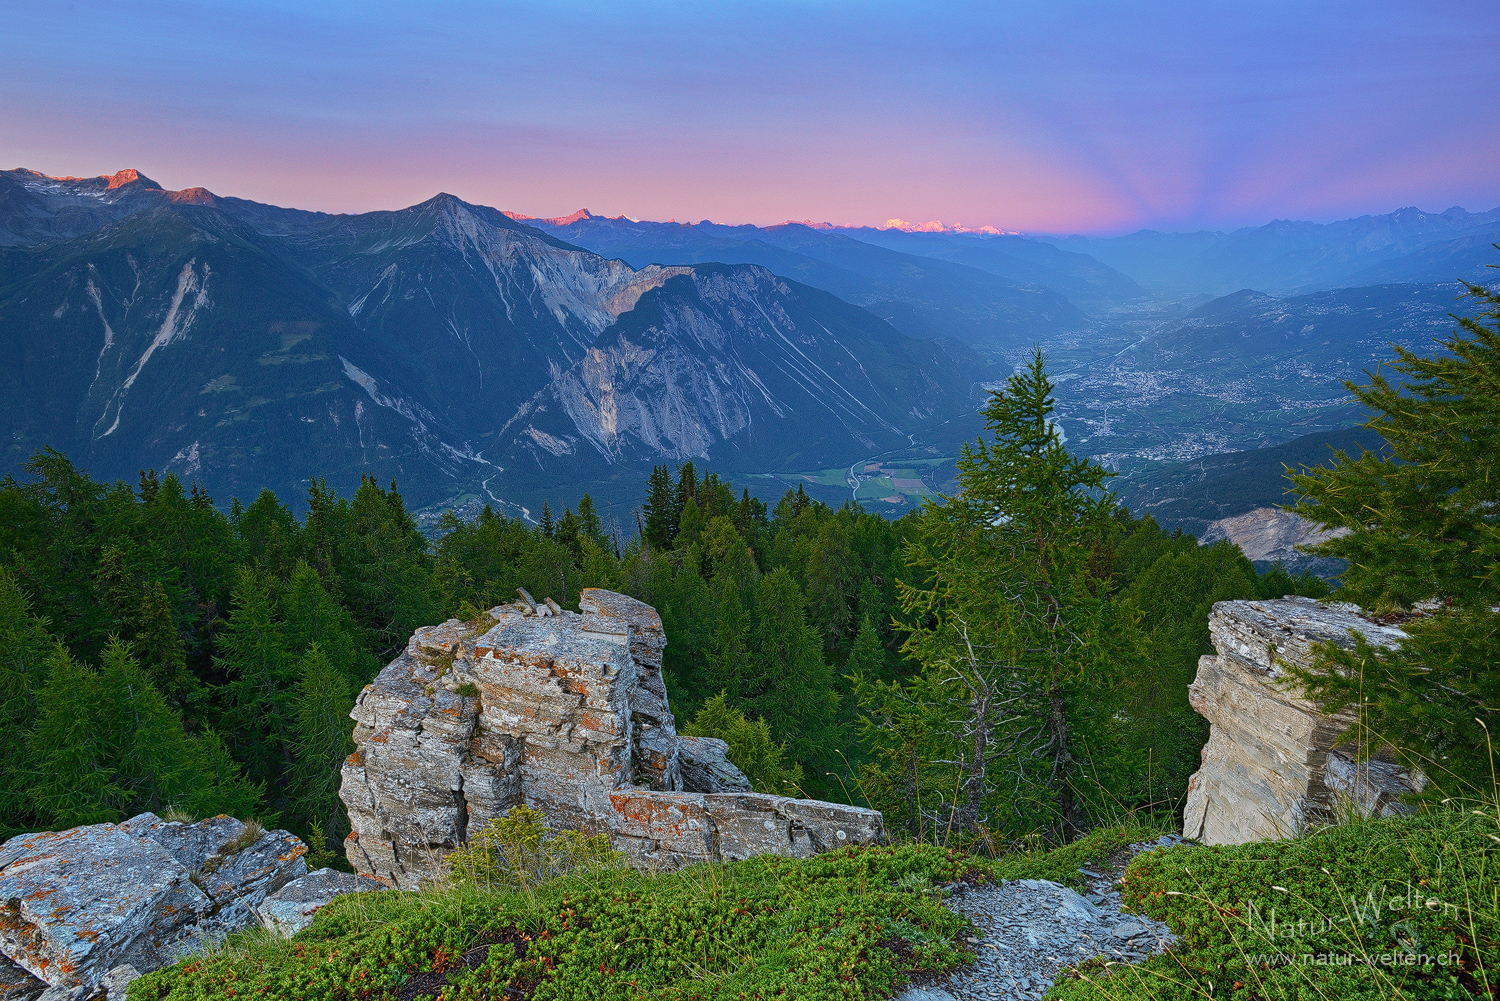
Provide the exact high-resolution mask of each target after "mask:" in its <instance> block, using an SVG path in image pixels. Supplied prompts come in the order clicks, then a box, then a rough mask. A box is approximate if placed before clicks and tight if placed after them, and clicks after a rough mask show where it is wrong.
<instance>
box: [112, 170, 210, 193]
mask: <svg viewBox="0 0 1500 1001" xmlns="http://www.w3.org/2000/svg"><path fill="white" fill-rule="evenodd" d="M105 180H107V181H109V184H108V185H106V188H107V189H108V188H122V187H124V186H125V185H127V184H139V185H141V186H142V187H145V188H155V189H156V190H158V191H160V190H162V187H161V185H160V184H157V183H156V182H155V181H153V180H151V178H149V177H147V176H146V175H145V174H142V173H141V172H140V171H139V170H136V169H135V168H134V167H126V168H125V169H124V170H119V171H116V172H115V173H113V174H111V175H109V177H107V178H105ZM192 190H194V191H202V190H204V189H202V188H194V189H192Z"/></svg>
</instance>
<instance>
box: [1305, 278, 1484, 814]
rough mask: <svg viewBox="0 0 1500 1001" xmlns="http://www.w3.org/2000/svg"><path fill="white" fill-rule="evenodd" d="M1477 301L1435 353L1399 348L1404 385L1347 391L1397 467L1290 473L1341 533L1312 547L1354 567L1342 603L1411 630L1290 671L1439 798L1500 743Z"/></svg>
mask: <svg viewBox="0 0 1500 1001" xmlns="http://www.w3.org/2000/svg"><path fill="white" fill-rule="evenodd" d="M1492 266H1493V265H1492ZM1468 296H1469V297H1470V298H1472V299H1474V300H1476V302H1478V303H1479V304H1480V307H1481V309H1480V312H1479V315H1478V317H1474V318H1471V317H1463V318H1459V324H1460V329H1459V330H1456V331H1454V332H1453V333H1452V334H1451V335H1450V336H1449V337H1447V338H1446V339H1444V340H1443V341H1441V342H1440V343H1439V346H1440V347H1441V348H1442V349H1443V350H1442V353H1440V354H1436V355H1433V356H1430V357H1423V356H1419V355H1417V354H1415V353H1414V352H1411V351H1407V350H1404V349H1402V348H1399V347H1397V348H1396V354H1397V360H1396V362H1394V363H1393V364H1391V365H1390V366H1389V367H1390V369H1391V370H1392V372H1393V373H1394V375H1395V376H1396V378H1397V379H1398V380H1399V381H1398V382H1397V383H1396V384H1393V383H1392V381H1391V380H1390V379H1389V378H1387V377H1386V375H1385V374H1384V373H1383V372H1381V371H1379V370H1377V371H1376V372H1375V373H1374V374H1373V375H1372V376H1371V377H1370V382H1369V384H1368V385H1364V386H1360V385H1356V384H1354V383H1346V385H1347V386H1348V387H1349V390H1350V391H1351V392H1352V393H1354V395H1355V396H1356V398H1358V400H1359V401H1360V403H1362V404H1363V405H1364V406H1365V407H1366V408H1367V409H1368V410H1369V411H1370V412H1371V413H1372V414H1373V416H1372V417H1371V419H1370V420H1369V421H1368V422H1367V423H1366V424H1365V426H1366V427H1369V428H1372V429H1374V430H1376V431H1378V432H1380V435H1381V437H1382V438H1384V439H1385V441H1386V443H1387V445H1388V446H1389V449H1390V456H1389V457H1387V458H1381V457H1380V456H1378V455H1376V454H1374V453H1371V452H1364V453H1362V454H1361V455H1359V456H1357V457H1355V456H1350V455H1348V454H1346V453H1343V452H1339V453H1337V454H1336V455H1335V456H1334V461H1333V464H1332V465H1331V466H1329V467H1327V468H1324V469H1313V470H1309V471H1308V472H1306V473H1304V474H1302V475H1297V476H1294V477H1293V482H1294V483H1295V485H1296V487H1297V490H1298V491H1299V492H1300V493H1301V494H1302V495H1303V496H1304V497H1305V498H1306V499H1305V500H1304V501H1303V502H1302V503H1301V504H1300V505H1299V506H1297V507H1296V508H1295V510H1296V511H1297V513H1298V514H1301V515H1303V516H1304V517H1307V518H1310V519H1312V520H1313V521H1314V522H1317V523H1318V524H1320V525H1322V526H1323V527H1324V528H1326V529H1330V530H1344V531H1345V532H1347V534H1344V535H1342V536H1340V537H1337V538H1329V539H1327V540H1326V541H1325V542H1323V543H1321V544H1320V545H1318V546H1317V547H1316V548H1314V549H1313V550H1312V551H1313V552H1314V553H1316V554H1317V555H1320V556H1333V557H1337V558H1339V559H1343V560H1347V561H1348V562H1349V568H1348V569H1347V570H1346V571H1344V573H1343V575H1342V577H1341V581H1342V586H1341V588H1340V589H1339V592H1338V596H1339V597H1340V598H1341V599H1345V600H1349V601H1354V602H1356V603H1358V604H1360V605H1362V606H1364V607H1365V608H1366V609H1369V610H1371V611H1373V612H1376V613H1379V614H1392V615H1395V616H1397V617H1398V618H1403V619H1405V621H1403V622H1402V626H1401V628H1402V629H1403V630H1404V631H1405V633H1406V637H1407V638H1406V639H1405V640H1404V641H1403V642H1402V643H1401V644H1400V645H1399V646H1398V647H1396V648H1395V649H1392V650H1383V649H1376V648H1373V647H1371V646H1370V645H1369V644H1367V643H1364V642H1360V643H1359V644H1358V645H1357V647H1356V648H1355V649H1354V650H1353V651H1350V652H1343V651H1338V650H1332V649H1328V650H1324V651H1323V656H1322V659H1321V662H1320V663H1319V664H1317V665H1316V667H1315V668H1314V669H1313V670H1311V671H1295V672H1294V674H1295V676H1296V677H1297V678H1298V680H1300V681H1301V682H1302V683H1303V684H1304V685H1305V686H1306V687H1307V689H1308V691H1309V692H1310V693H1311V694H1312V695H1313V696H1314V697H1316V698H1319V699H1322V700H1324V701H1325V703H1326V704H1327V707H1328V708H1329V709H1338V708H1343V707H1347V706H1358V707H1359V710H1360V713H1359V715H1360V722H1359V724H1358V725H1357V728H1356V730H1355V731H1353V732H1351V733H1350V734H1349V736H1350V737H1353V738H1355V739H1357V740H1358V741H1359V742H1360V745H1361V747H1362V749H1363V751H1364V752H1365V753H1367V754H1370V753H1375V752H1377V751H1380V750H1382V749H1383V748H1385V747H1387V746H1389V747H1391V748H1393V749H1394V751H1395V752H1396V753H1397V754H1398V755H1399V756H1401V757H1402V758H1403V759H1404V760H1405V761H1407V762H1408V763H1409V764H1414V765H1417V766H1420V767H1421V768H1422V769H1423V770H1424V771H1425V772H1426V773H1427V774H1428V777H1429V778H1430V779H1431V780H1432V781H1433V792H1434V794H1441V793H1443V792H1446V793H1448V794H1456V793H1472V792H1474V791H1492V788H1493V787H1492V780H1493V771H1492V768H1493V764H1492V762H1493V759H1492V757H1491V755H1492V753H1493V745H1494V744H1495V743H1496V742H1497V740H1500V670H1497V669H1496V664H1500V614H1497V613H1496V611H1495V608H1496V607H1497V606H1500V294H1497V293H1495V292H1491V291H1487V290H1485V289H1483V288H1480V287H1478V286H1473V285H1471V286H1469V291H1468ZM1408 616H1410V618H1407V617H1408Z"/></svg>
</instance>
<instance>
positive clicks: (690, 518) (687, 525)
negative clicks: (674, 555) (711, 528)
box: [677, 497, 706, 546]
mask: <svg viewBox="0 0 1500 1001" xmlns="http://www.w3.org/2000/svg"><path fill="white" fill-rule="evenodd" d="M705 524H706V522H705V521H704V518H703V511H702V510H701V509H700V508H699V507H698V500H697V498H696V497H689V498H688V499H687V503H686V504H684V505H683V507H682V517H681V518H680V519H678V522H677V545H678V546H690V545H692V544H693V543H695V542H697V541H698V537H699V536H700V535H702V534H703V528H704V525H705Z"/></svg>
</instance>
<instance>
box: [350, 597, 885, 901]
mask: <svg viewBox="0 0 1500 1001" xmlns="http://www.w3.org/2000/svg"><path fill="white" fill-rule="evenodd" d="M579 607H580V608H581V609H582V610H583V611H582V614H579V613H574V612H568V611H564V610H562V609H560V608H558V607H557V605H556V603H555V602H552V601H550V600H548V601H546V602H542V603H538V602H536V601H535V600H534V599H532V598H531V597H530V596H529V595H526V594H524V592H523V594H522V600H521V601H519V602H517V603H516V604H514V605H503V606H500V607H497V608H494V609H492V610H491V611H490V612H489V613H487V615H486V616H484V617H483V619H482V620H481V621H479V622H475V623H465V622H461V621H459V620H457V619H450V620H449V621H447V622H445V623H443V624H442V625H437V626H430V627H425V628H422V629H418V630H417V631H416V633H415V634H414V635H413V636H412V638H411V641H410V642H409V643H408V644H407V648H406V650H405V651H404V652H403V653H402V654H401V655H400V656H399V657H397V658H396V659H395V660H394V661H392V662H391V663H390V664H389V665H388V666H387V667H386V668H385V669H384V670H382V671H381V672H380V675H379V676H378V677H377V678H376V679H375V681H374V683H373V684H370V685H367V686H366V687H365V689H364V690H363V691H362V692H361V693H360V695H359V698H358V699H357V700H356V703H355V707H354V711H353V713H352V714H351V715H352V716H353V717H354V720H355V722H356V726H355V729H354V740H355V744H356V750H355V752H354V753H353V754H351V755H350V756H349V758H348V760H347V761H345V763H344V768H343V784H342V787H341V788H340V790H339V796H340V797H341V798H342V799H343V801H344V803H345V805H346V806H347V807H348V810H349V819H350V824H351V826H352V828H353V831H352V832H351V833H350V834H349V836H348V838H347V839H346V840H345V852H346V854H347V856H348V858H349V861H350V862H351V863H352V864H353V865H354V867H355V868H356V869H357V870H358V871H360V872H361V873H365V874H368V875H371V876H373V877H375V878H377V879H380V880H382V881H384V882H386V883H388V884H390V885H394V886H399V887H402V888H408V889H410V888H416V887H418V886H420V885H421V884H422V883H424V882H425V881H428V880H431V879H433V878H434V877H436V876H437V875H438V874H439V873H440V871H441V868H442V860H443V857H444V856H445V855H446V854H447V853H449V852H451V851H453V850H454V849H455V848H457V847H458V846H459V845H460V844H462V843H463V842H464V841H465V840H466V838H467V836H468V832H469V831H470V830H474V829H477V828H478V827H479V826H482V825H483V824H484V823H486V822H487V821H488V820H489V819H491V818H493V817H496V816H499V815H501V814H503V813H504V812H505V811H506V810H508V809H510V808H511V807H512V806H516V805H520V804H525V805H526V806H529V807H531V808H533V809H535V810H538V811H540V812H541V813H543V814H544V815H545V816H546V817H547V818H548V820H549V822H550V823H552V824H553V825H554V826H556V827H559V828H572V829H576V830H581V831H586V832H590V833H606V834H608V835H609V836H610V837H611V839H612V841H613V843H614V845H615V846H616V848H618V849H620V850H622V851H625V852H626V853H627V854H628V855H629V856H630V857H631V858H632V859H633V860H635V861H637V862H638V863H640V864H645V865H653V866H660V867H676V866H681V865H685V864H690V863H693V862H698V861H704V860H709V859H737V858H745V857H748V856H750V855H756V854H761V853H764V852H774V853H778V854H782V855H791V856H799V857H800V856H806V855H810V854H813V853H814V852H818V851H825V850H828V849H831V848H836V847H839V846H842V845H845V844H861V843H871V842H875V841H878V840H880V839H881V838H882V837H883V830H882V827H881V819H880V814H879V813H877V812H875V811H873V810H864V809H860V808H857V807H850V806H839V805H836V804H833V803H821V802H815V801H810V800H797V799H788V798H785V797H780V796H769V795H762V794H758V793H753V792H750V791H749V783H748V781H746V780H745V779H744V776H743V775H740V774H739V773H738V769H735V768H734V766H733V765H731V764H730V763H729V762H728V760H727V758H723V757H722V755H717V756H716V754H715V749H714V748H713V747H712V746H711V745H705V744H701V743H699V742H697V741H696V740H694V739H687V738H682V737H679V736H678V735H677V732H676V726H675V722H674V720H673V717H672V713H671V710H670V709H669V708H668V705H667V692H666V687H665V685H664V684H663V682H662V676H661V656H662V650H663V648H664V647H665V646H666V637H665V634H664V633H663V632H662V626H661V618H660V617H659V616H658V615H657V614H656V611H655V609H653V608H651V607H650V606H649V605H646V604H644V603H643V602H640V601H636V600H635V599H633V598H629V597H627V596H625V595H622V594H616V593H614V592H611V591H604V590H600V589H597V588H589V589H586V590H585V591H584V592H583V595H582V596H581V598H580V601H579ZM685 762H686V767H684V763H685Z"/></svg>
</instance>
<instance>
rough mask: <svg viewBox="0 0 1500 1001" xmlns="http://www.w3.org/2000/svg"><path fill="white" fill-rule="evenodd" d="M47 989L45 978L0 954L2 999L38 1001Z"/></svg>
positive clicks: (0, 989) (0, 992) (7, 1000)
mask: <svg viewBox="0 0 1500 1001" xmlns="http://www.w3.org/2000/svg"><path fill="white" fill-rule="evenodd" d="M46 989H47V982H46V981H45V980H39V979H37V978H36V977H34V976H32V974H31V973H30V971H28V970H26V969H24V968H23V967H20V966H17V965H16V964H15V963H13V962H11V961H10V960H9V959H7V958H6V957H4V956H0V1001H36V999H37V998H38V997H40V996H41V994H42V992H43V991H45V990H46Z"/></svg>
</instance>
